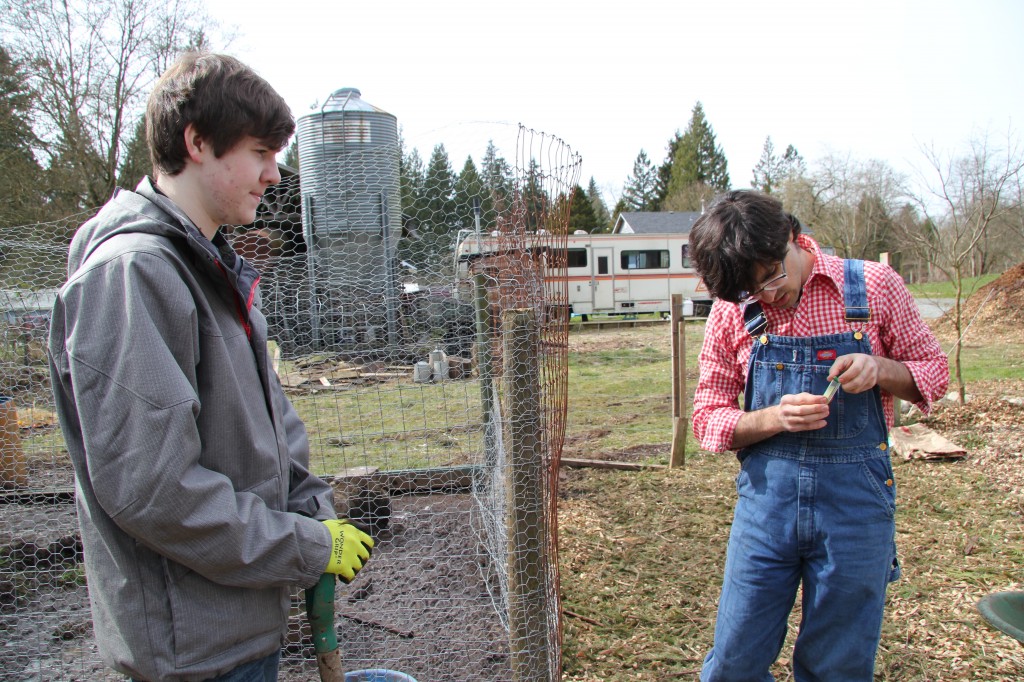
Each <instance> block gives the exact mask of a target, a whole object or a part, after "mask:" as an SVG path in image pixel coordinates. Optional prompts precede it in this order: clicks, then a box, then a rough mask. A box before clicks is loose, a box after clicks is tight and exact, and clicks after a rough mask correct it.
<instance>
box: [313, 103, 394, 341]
mask: <svg viewBox="0 0 1024 682" xmlns="http://www.w3.org/2000/svg"><path fill="white" fill-rule="evenodd" d="M297 134H298V147H299V163H300V171H301V172H300V178H301V185H302V221H303V232H304V234H305V239H306V244H307V247H308V251H307V257H308V259H309V260H308V263H309V268H308V272H309V279H310V286H311V290H312V294H311V296H312V303H313V306H312V310H313V311H314V312H313V318H314V319H313V325H314V335H319V336H322V339H321V343H322V344H326V345H339V344H340V345H346V344H348V343H349V342H353V341H356V340H357V339H358V337H361V336H362V337H369V340H372V339H373V338H374V337H377V336H379V335H380V334H381V332H383V331H384V330H383V329H380V327H382V326H386V327H387V332H388V334H389V335H390V334H392V333H393V328H394V311H395V296H396V294H397V292H396V291H395V290H394V288H395V286H396V283H395V276H394V261H395V249H396V246H397V244H398V239H399V237H400V236H401V230H402V216H401V199H400V195H399V160H400V154H401V151H400V148H399V142H398V122H397V119H396V118H395V116H393V115H392V114H389V113H387V112H386V111H383V110H381V109H378V108H377V107H375V106H373V105H371V104H369V103H367V102H366V101H364V100H363V99H362V97H361V93H360V92H359V90H357V89H355V88H341V89H340V90H336V91H335V92H334V93H332V94H331V96H330V97H329V98H328V99H327V101H326V102H324V104H323V106H322V107H321V108H320V109H319V111H316V112H314V113H310V114H306V115H304V116H301V117H299V119H298V121H297ZM363 340H366V338H363Z"/></svg>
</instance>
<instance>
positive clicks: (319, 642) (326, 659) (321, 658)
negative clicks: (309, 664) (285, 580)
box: [306, 573, 345, 682]
mask: <svg viewBox="0 0 1024 682" xmlns="http://www.w3.org/2000/svg"><path fill="white" fill-rule="evenodd" d="M336 580H337V578H336V577H335V576H334V575H333V574H331V573H324V574H323V575H321V576H320V581H319V582H317V584H316V585H314V586H313V587H309V588H307V589H306V614H307V615H308V616H309V629H310V632H311V633H312V635H313V649H314V651H316V663H317V668H318V669H319V671H320V679H321V680H322V682H344V679H345V675H344V673H343V672H342V669H341V654H340V653H339V652H338V635H337V633H336V632H335V631H334V586H335V581H336Z"/></svg>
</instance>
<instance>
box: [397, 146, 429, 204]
mask: <svg viewBox="0 0 1024 682" xmlns="http://www.w3.org/2000/svg"><path fill="white" fill-rule="evenodd" d="M426 175H427V172H426V169H424V167H423V158H422V157H421V156H420V151H419V150H418V149H416V148H415V147H413V149H412V151H411V152H409V153H406V150H405V148H404V146H403V149H402V155H401V157H400V161H399V164H398V185H399V193H400V195H401V197H402V202H401V203H402V213H405V214H408V215H413V214H414V213H415V212H416V211H417V208H418V206H417V202H418V201H419V198H420V196H422V194H423V184H424V182H425V181H426Z"/></svg>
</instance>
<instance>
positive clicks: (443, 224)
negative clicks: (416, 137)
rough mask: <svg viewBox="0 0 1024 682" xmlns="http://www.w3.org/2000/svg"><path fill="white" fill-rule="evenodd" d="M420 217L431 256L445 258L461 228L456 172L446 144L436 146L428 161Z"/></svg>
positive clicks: (418, 207)
mask: <svg viewBox="0 0 1024 682" xmlns="http://www.w3.org/2000/svg"><path fill="white" fill-rule="evenodd" d="M416 204H417V211H416V217H417V219H418V222H419V227H420V233H421V236H422V238H423V239H424V241H425V246H426V250H427V256H428V258H429V259H435V258H439V257H442V255H443V254H445V253H447V251H448V250H449V249H450V248H451V246H452V244H451V242H452V240H453V239H454V238H455V235H454V234H453V233H452V230H453V229H455V228H456V227H457V224H458V223H457V217H456V212H455V172H454V171H453V170H452V166H451V162H450V161H449V160H448V152H447V151H446V150H445V148H444V145H443V144H437V145H435V146H434V151H433V152H432V153H431V155H430V161H429V162H427V171H426V174H425V175H424V179H423V192H422V194H421V196H420V197H419V200H418V201H417V202H416Z"/></svg>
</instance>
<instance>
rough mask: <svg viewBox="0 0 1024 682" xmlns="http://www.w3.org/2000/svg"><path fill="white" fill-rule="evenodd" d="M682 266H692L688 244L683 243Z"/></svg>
mask: <svg viewBox="0 0 1024 682" xmlns="http://www.w3.org/2000/svg"><path fill="white" fill-rule="evenodd" d="M683 267H684V268H692V267H693V263H692V262H690V245H689V244H683Z"/></svg>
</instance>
